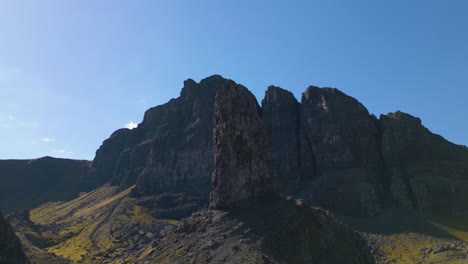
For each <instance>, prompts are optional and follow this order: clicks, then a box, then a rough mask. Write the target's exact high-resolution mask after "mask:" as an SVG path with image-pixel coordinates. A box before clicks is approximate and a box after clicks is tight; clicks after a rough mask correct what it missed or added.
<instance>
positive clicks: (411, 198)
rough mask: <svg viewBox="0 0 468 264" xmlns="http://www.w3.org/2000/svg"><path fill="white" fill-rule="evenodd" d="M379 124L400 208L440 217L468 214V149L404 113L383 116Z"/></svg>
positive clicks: (390, 185) (393, 193) (391, 185)
mask: <svg viewBox="0 0 468 264" xmlns="http://www.w3.org/2000/svg"><path fill="white" fill-rule="evenodd" d="M379 123H380V126H381V131H382V141H381V144H382V155H383V158H384V161H385V165H386V173H387V175H388V188H389V193H390V195H391V197H392V198H393V200H394V201H395V202H396V203H397V204H398V205H401V206H403V207H406V208H408V209H418V210H422V211H431V212H439V213H455V212H463V211H466V210H468V204H467V203H466V201H468V148H466V147H465V146H459V145H455V144H452V143H450V142H448V141H447V140H445V139H444V138H443V137H441V136H439V135H435V134H433V133H431V132H430V131H429V130H428V129H427V128H425V127H424V126H423V125H422V124H421V120H420V119H419V118H416V117H413V116H411V115H408V114H405V113H402V112H396V113H390V114H388V115H382V116H381V117H380V121H379Z"/></svg>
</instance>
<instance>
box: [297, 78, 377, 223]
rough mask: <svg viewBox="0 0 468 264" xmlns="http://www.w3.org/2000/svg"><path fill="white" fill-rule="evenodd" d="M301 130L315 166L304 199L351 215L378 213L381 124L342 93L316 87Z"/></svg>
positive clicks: (307, 99)
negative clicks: (379, 126)
mask: <svg viewBox="0 0 468 264" xmlns="http://www.w3.org/2000/svg"><path fill="white" fill-rule="evenodd" d="M301 124H302V126H301V127H302V129H303V131H304V134H305V142H306V144H305V145H306V146H309V147H310V149H311V151H310V152H311V153H312V155H311V156H309V157H307V156H303V157H302V158H303V159H310V160H314V165H315V166H314V173H315V175H314V177H313V178H314V179H313V180H312V183H311V185H310V186H309V188H308V189H306V192H305V193H304V195H305V197H309V199H312V200H314V201H320V203H321V204H323V205H325V206H326V207H329V208H334V209H337V210H340V211H343V212H346V213H352V212H360V213H363V214H370V215H373V214H376V213H378V212H379V211H380V208H381V206H382V205H381V203H380V201H379V194H381V188H380V185H379V183H380V181H379V177H380V175H381V169H382V161H381V157H380V150H379V130H378V126H377V122H376V119H375V118H374V117H373V116H371V115H369V112H368V111H367V109H366V108H365V107H364V106H363V105H362V104H361V103H359V102H358V101H357V100H356V99H354V98H352V97H350V96H347V95H345V94H344V93H342V92H340V91H339V90H337V89H333V88H318V87H314V86H311V87H309V88H308V89H307V90H306V91H305V92H304V93H303V95H302V104H301ZM348 210H349V211H348Z"/></svg>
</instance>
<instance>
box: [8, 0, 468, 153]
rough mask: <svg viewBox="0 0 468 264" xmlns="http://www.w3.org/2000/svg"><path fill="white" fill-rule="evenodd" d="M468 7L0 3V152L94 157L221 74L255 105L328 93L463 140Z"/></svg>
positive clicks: (397, 2)
mask: <svg viewBox="0 0 468 264" xmlns="http://www.w3.org/2000/svg"><path fill="white" fill-rule="evenodd" d="M467 14H468V1H466V0H458V1H457V0H447V1H440V0H438V1H432V0H411V1H407V0H404V1H403V0H392V1H375V0H367V1H347V0H342V1H334V0H323V1H313V0H308V1H275V0H269V1H252V0H250V1H245V0H236V1H227V0H226V1H221V0H213V1H205V0H197V1H192V0H186V1H178V0H167V1H158V0H148V1H142V0H139V1H130V0H128V1H117V0H113V1H110V0H109V1H104V0H76V1H73V0H56V1H50V0H41V1H36V0H31V1H22V0H10V1H7V0H0V98H1V103H0V146H1V147H0V159H6V158H36V157H40V156H45V155H51V156H55V157H68V158H79V159H92V158H93V157H94V153H95V150H96V149H97V148H98V147H99V145H100V144H101V142H102V141H103V140H104V139H106V138H107V137H108V136H109V135H110V134H111V133H112V132H113V131H114V130H116V129H118V128H121V127H124V126H125V125H126V124H127V123H129V122H130V121H133V122H136V123H138V122H141V120H142V117H143V113H144V111H145V110H146V109H147V108H149V107H151V106H155V105H159V104H162V103H165V102H166V101H168V100H169V99H170V98H174V97H177V96H178V95H179V92H180V89H181V87H182V81H183V80H185V79H187V78H193V79H195V80H196V81H199V80H200V79H202V78H204V77H207V76H209V75H212V74H221V75H223V76H224V77H226V78H230V79H233V80H235V81H237V82H239V83H242V84H244V85H245V86H247V87H248V88H249V89H250V90H251V91H253V93H254V94H255V95H256V96H257V98H258V99H259V100H261V99H262V98H263V95H264V91H265V89H266V87H267V86H268V85H271V84H274V85H279V86H281V87H283V88H286V89H288V90H290V91H292V92H293V93H294V94H295V95H296V97H297V98H298V99H300V96H301V93H302V92H303V91H304V90H305V89H306V87H307V86H308V85H318V86H329V87H336V88H338V89H340V90H342V91H344V92H345V93H347V94H349V95H352V96H353V97H355V98H357V99H358V100H359V101H361V102H362V103H363V104H364V105H365V106H366V107H367V108H368V109H369V111H370V112H371V113H374V114H376V115H380V114H382V113H388V112H393V111H396V110H401V111H405V112H409V113H411V114H413V115H416V116H418V117H420V118H421V119H422V120H423V124H424V125H425V126H427V127H428V128H430V129H431V130H432V131H433V132H435V133H437V134H441V135H443V136H444V137H446V138H447V139H449V140H451V141H453V142H455V143H458V144H463V145H468V122H467V121H468V104H467V100H468V15H467Z"/></svg>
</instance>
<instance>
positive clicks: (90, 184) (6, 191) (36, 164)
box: [0, 157, 106, 212]
mask: <svg viewBox="0 0 468 264" xmlns="http://www.w3.org/2000/svg"><path fill="white" fill-rule="evenodd" d="M0 171H1V173H0V182H1V184H0V210H1V211H3V212H12V211H16V210H24V209H30V208H34V207H36V206H39V205H41V204H43V203H45V202H49V201H59V200H70V199H73V198H75V197H77V196H78V195H79V193H80V192H84V191H89V190H92V189H94V188H96V187H98V186H100V185H102V184H104V183H105V182H106V181H104V182H102V181H99V180H97V179H96V178H95V177H94V174H93V170H92V167H91V162H89V161H84V160H83V161H80V160H68V159H56V158H51V157H44V158H40V159H34V160H0Z"/></svg>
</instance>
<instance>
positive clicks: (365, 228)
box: [338, 208, 468, 242]
mask: <svg viewBox="0 0 468 264" xmlns="http://www.w3.org/2000/svg"><path fill="white" fill-rule="evenodd" d="M338 217H339V218H340V219H341V220H342V221H343V222H344V223H346V224H348V225H349V226H350V227H352V228H354V229H356V230H358V231H362V232H368V233H374V234H381V235H392V234H402V233H419V234H423V235H429V236H433V237H437V238H442V239H456V240H460V241H464V242H468V224H467V223H468V213H465V214H458V215H445V216H435V215H425V214H422V213H417V212H406V211H404V210H402V209H396V208H393V209H389V210H387V211H386V212H385V213H383V214H381V215H378V216H375V217H368V218H357V217H347V216H338Z"/></svg>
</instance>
